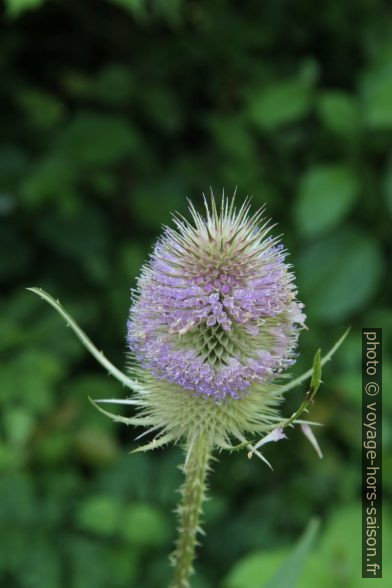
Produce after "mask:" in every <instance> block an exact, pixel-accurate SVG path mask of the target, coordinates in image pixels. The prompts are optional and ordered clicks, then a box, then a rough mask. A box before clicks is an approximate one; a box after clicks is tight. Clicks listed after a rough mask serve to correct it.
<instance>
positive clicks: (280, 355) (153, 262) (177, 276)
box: [128, 198, 305, 401]
mask: <svg viewBox="0 0 392 588" xmlns="http://www.w3.org/2000/svg"><path fill="white" fill-rule="evenodd" d="M190 212H191V216H192V220H191V222H188V221H187V220H185V219H183V218H181V217H176V218H175V225H176V226H175V228H174V229H173V228H166V229H165V231H164V233H163V236H162V237H161V238H160V239H159V241H158V242H157V244H156V246H155V248H154V250H153V253H152V255H151V257H150V260H149V262H148V263H147V264H146V265H145V266H144V267H143V269H142V273H141V276H140V278H139V281H138V288H137V290H136V292H135V294H134V301H133V306H132V308H131V311H130V318H129V321H128V344H129V347H130V349H131V350H132V352H133V354H134V355H135V357H136V359H137V361H138V362H139V364H140V365H141V367H142V368H143V369H144V370H147V371H148V373H149V374H151V375H152V376H153V377H154V378H156V379H157V380H158V381H160V382H168V383H170V384H174V385H176V386H178V387H180V388H182V389H185V390H188V391H192V392H195V393H197V394H198V395H199V396H202V397H209V398H210V399H211V400H214V401H221V400H222V399H225V398H227V397H231V398H236V399H239V398H243V397H244V395H246V394H248V393H249V392H251V391H252V390H256V389H259V388H260V385H263V384H268V383H271V381H272V380H274V378H276V376H277V375H279V374H280V373H281V372H282V371H283V370H285V369H286V368H288V367H289V366H290V365H291V364H292V363H293V362H294V361H295V348H296V345H297V339H298V334H299V330H300V329H301V327H303V325H304V320H305V315H304V314H303V312H302V308H303V305H302V304H301V303H299V302H298V301H297V300H296V294H297V292H296V289H295V285H294V276H293V273H292V272H291V270H290V266H289V265H288V264H287V263H286V255H287V253H286V251H285V250H284V249H283V245H281V244H280V243H279V239H278V238H276V237H275V238H274V237H272V236H270V232H271V228H272V226H271V224H269V223H268V222H264V221H263V219H262V215H263V211H258V212H256V213H255V214H254V215H253V216H250V214H249V205H248V204H247V203H245V204H244V205H243V206H242V207H241V208H240V209H239V210H238V211H237V210H236V209H235V207H234V201H233V202H232V203H231V204H230V205H229V202H228V200H227V199H225V198H222V203H221V206H220V207H219V210H218V208H217V206H216V204H215V201H214V199H213V198H212V200H211V204H210V206H208V205H207V204H206V213H205V216H204V217H202V216H201V215H200V214H199V213H198V212H197V211H196V210H195V209H194V207H193V206H192V205H190Z"/></svg>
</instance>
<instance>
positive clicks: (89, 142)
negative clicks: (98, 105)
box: [58, 112, 139, 166]
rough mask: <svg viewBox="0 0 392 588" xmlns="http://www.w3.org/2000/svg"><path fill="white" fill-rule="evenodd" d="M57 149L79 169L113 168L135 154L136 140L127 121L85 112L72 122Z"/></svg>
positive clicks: (116, 117)
mask: <svg viewBox="0 0 392 588" xmlns="http://www.w3.org/2000/svg"><path fill="white" fill-rule="evenodd" d="M58 148H59V150H60V152H61V154H63V155H64V156H66V157H68V158H69V160H70V161H73V162H74V163H75V164H76V165H78V166H81V165H82V166H101V165H112V164H114V163H117V162H118V161H120V160H123V159H127V158H128V159H129V157H130V156H132V155H133V154H135V152H136V151H137V149H138V148H139V136H138V134H137V133H136V131H135V130H134V128H133V127H131V126H130V125H129V123H128V121H127V120H126V119H123V118H121V117H118V116H114V115H108V114H99V113H94V112H84V113H79V114H78V115H77V116H76V117H75V118H74V119H73V120H71V122H70V123H69V125H68V127H66V129H65V130H64V132H63V134H62V136H61V137H60V139H59V144H58Z"/></svg>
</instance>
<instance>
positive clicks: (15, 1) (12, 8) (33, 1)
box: [6, 0, 47, 18]
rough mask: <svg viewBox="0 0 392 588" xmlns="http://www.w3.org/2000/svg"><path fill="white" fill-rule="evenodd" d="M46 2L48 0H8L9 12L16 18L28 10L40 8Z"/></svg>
mask: <svg viewBox="0 0 392 588" xmlns="http://www.w3.org/2000/svg"><path fill="white" fill-rule="evenodd" d="M45 2H47V0H6V6H7V14H8V16H10V17H12V18H16V17H18V16H20V15H21V14H23V12H25V11H26V10H32V9H37V8H39V7H40V6H42V5H43V4H45Z"/></svg>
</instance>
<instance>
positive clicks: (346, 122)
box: [318, 90, 361, 136]
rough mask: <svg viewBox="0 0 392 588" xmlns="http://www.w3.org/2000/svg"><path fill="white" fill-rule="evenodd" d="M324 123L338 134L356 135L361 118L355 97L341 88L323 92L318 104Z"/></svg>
mask: <svg viewBox="0 0 392 588" xmlns="http://www.w3.org/2000/svg"><path fill="white" fill-rule="evenodd" d="M318 111H319V116H320V118H321V121H322V123H323V125H324V126H325V127H326V129H328V130H329V131H331V132H332V133H335V134H337V135H347V136H349V135H355V134H356V133H357V131H358V129H359V128H360V125H361V118H360V113H359V109H358V106H357V103H356V102H355V98H354V97H352V96H350V95H349V94H347V93H346V92H342V91H339V90H330V91H326V92H324V93H323V94H321V96H320V98H319V105H318Z"/></svg>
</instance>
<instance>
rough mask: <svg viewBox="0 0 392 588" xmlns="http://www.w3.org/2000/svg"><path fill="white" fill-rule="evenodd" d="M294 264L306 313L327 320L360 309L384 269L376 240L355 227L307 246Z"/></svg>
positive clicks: (346, 315) (330, 320) (375, 286)
mask: <svg viewBox="0 0 392 588" xmlns="http://www.w3.org/2000/svg"><path fill="white" fill-rule="evenodd" d="M297 267H298V285H299V290H300V291H301V292H302V293H303V296H304V299H305V302H306V303H307V308H308V310H309V315H310V316H311V317H313V318H317V319H321V320H323V321H326V322H333V321H340V320H343V319H345V318H346V317H349V316H352V315H353V313H354V312H357V311H358V310H359V309H361V308H363V306H364V305H365V304H366V303H367V302H368V300H369V299H370V297H371V296H372V295H373V293H374V292H375V291H376V288H377V286H378V284H379V283H380V279H381V276H382V272H383V269H384V266H383V257H382V254H381V251H380V249H379V246H378V243H377V241H375V239H373V238H372V237H370V236H369V235H367V234H366V233H363V232H360V231H358V230H345V231H341V232H339V233H335V234H333V235H331V236H329V237H327V238H325V239H322V240H319V241H317V242H316V243H314V244H313V245H311V246H309V247H308V248H307V249H306V251H305V253H304V254H303V256H302V258H301V259H300V262H299V263H298V266H297Z"/></svg>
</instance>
